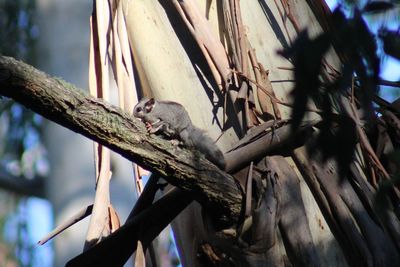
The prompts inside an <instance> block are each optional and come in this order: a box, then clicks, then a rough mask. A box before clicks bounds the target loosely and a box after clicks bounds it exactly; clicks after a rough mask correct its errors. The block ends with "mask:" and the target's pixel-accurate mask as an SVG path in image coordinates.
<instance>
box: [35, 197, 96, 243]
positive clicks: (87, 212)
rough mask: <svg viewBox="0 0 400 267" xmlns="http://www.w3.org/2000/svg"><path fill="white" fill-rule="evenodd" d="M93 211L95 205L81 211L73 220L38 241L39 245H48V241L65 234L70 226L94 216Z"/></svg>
mask: <svg viewBox="0 0 400 267" xmlns="http://www.w3.org/2000/svg"><path fill="white" fill-rule="evenodd" d="M92 211H93V204H92V205H89V206H87V207H86V208H83V209H81V210H80V211H79V212H78V213H77V214H75V215H74V216H73V217H72V218H70V219H69V220H67V221H65V222H64V223H62V224H60V225H59V226H57V227H56V228H55V229H54V230H53V231H51V232H50V233H48V234H47V235H46V236H45V237H43V238H42V239H40V240H39V241H38V245H44V244H46V243H47V241H49V240H50V239H52V238H53V237H55V236H56V235H58V234H60V233H61V232H63V231H64V230H66V229H68V228H69V227H70V226H72V225H74V224H75V223H77V222H79V221H81V220H83V219H85V218H86V217H87V216H89V215H90V214H92Z"/></svg>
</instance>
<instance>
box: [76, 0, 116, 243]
mask: <svg viewBox="0 0 400 267" xmlns="http://www.w3.org/2000/svg"><path fill="white" fill-rule="evenodd" d="M109 12H110V7H109V4H108V2H104V1H97V2H96V3H95V7H94V11H93V16H92V18H91V39H90V41H91V42H90V43H91V46H90V51H89V55H90V62H91V63H90V65H89V67H90V68H89V91H90V94H91V95H93V96H95V97H98V98H102V99H104V100H105V101H108V100H109V90H108V86H109V85H108V83H109V79H108V60H107V54H108V52H107V49H108V45H107V44H108V41H107V39H108V38H107V34H108V31H109V27H110V25H109ZM94 155H95V170H96V195H95V200H94V204H93V212H92V216H91V218H90V222H89V227H88V232H87V236H86V241H85V246H84V250H87V249H88V248H90V247H91V246H93V245H94V244H96V243H98V242H100V241H101V240H102V239H103V238H104V237H106V236H108V235H109V234H110V233H111V232H112V231H115V230H116V228H117V227H119V219H118V216H117V214H116V213H115V211H114V209H113V208H112V207H111V204H110V184H109V183H110V179H111V175H112V174H111V171H110V151H109V150H108V148H104V147H103V146H102V145H99V144H97V143H94Z"/></svg>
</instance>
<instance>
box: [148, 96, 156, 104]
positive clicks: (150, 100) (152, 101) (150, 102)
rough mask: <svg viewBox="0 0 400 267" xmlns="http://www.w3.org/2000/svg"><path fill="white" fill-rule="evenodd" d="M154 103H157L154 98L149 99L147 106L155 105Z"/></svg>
mask: <svg viewBox="0 0 400 267" xmlns="http://www.w3.org/2000/svg"><path fill="white" fill-rule="evenodd" d="M154 102H155V100H154V98H153V97H152V98H150V99H149V101H147V103H146V104H147V105H154Z"/></svg>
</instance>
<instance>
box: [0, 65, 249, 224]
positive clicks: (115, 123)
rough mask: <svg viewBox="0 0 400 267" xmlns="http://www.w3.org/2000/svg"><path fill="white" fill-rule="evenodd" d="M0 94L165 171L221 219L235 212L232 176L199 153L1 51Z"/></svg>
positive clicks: (237, 211) (235, 215) (229, 220)
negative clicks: (166, 138) (167, 138)
mask: <svg viewBox="0 0 400 267" xmlns="http://www.w3.org/2000/svg"><path fill="white" fill-rule="evenodd" d="M0 94H1V95H3V96H7V97H10V98H13V99H14V100H15V101H17V102H19V103H21V104H23V105H25V106H26V107H28V108H30V109H32V110H33V111H35V112H37V113H38V114H41V115H42V116H44V117H46V118H48V119H50V120H52V121H54V122H56V123H59V124H61V125H63V126H65V127H67V128H69V129H71V130H73V131H75V132H77V133H80V134H82V135H84V136H86V137H88V138H90V139H92V140H94V141H96V142H99V143H100V144H103V145H105V146H107V147H109V148H110V149H112V150H114V151H115V152H117V153H119V154H121V155H122V156H124V157H125V158H127V159H129V160H132V161H134V162H136V163H138V164H140V165H142V166H143V167H145V168H147V169H149V170H151V171H152V172H154V173H155V174H157V175H160V176H162V177H165V178H166V180H167V181H168V182H170V183H171V184H173V185H176V186H178V187H180V188H181V189H183V190H185V191H187V192H191V193H192V194H193V197H194V199H196V200H198V201H199V202H200V203H202V204H204V206H205V207H207V210H208V211H209V212H211V213H214V214H220V215H222V216H221V217H220V219H221V220H222V221H224V222H225V223H228V224H229V223H233V222H235V221H236V220H237V218H238V217H239V214H240V208H241V198H242V196H241V193H240V191H239V188H238V187H237V185H236V183H235V181H234V180H233V178H232V177H231V176H229V175H228V174H226V173H224V172H223V171H221V170H220V169H218V168H217V167H216V166H214V165H213V164H211V163H210V162H209V161H207V160H206V159H205V158H204V157H203V156H202V155H200V154H199V153H197V152H193V151H189V150H187V149H183V148H182V149H181V148H179V147H174V146H173V145H172V144H170V143H169V142H168V141H166V140H163V139H161V138H159V137H157V136H153V135H149V134H148V133H147V132H146V130H145V127H144V125H143V124H142V123H141V122H139V121H137V120H135V119H133V118H132V117H131V116H130V115H129V114H127V113H125V112H123V111H122V110H120V109H119V108H116V107H114V106H112V105H110V104H107V103H105V102H103V101H101V100H98V99H95V98H93V97H90V96H88V95H86V94H85V93H83V92H82V91H79V90H76V89H75V88H74V87H73V86H72V85H70V84H68V83H66V82H64V81H62V80H60V79H54V78H51V77H49V76H48V75H46V74H44V73H43V72H40V71H38V70H36V69H35V68H33V67H31V66H29V65H27V64H25V63H23V62H19V61H16V60H14V59H12V58H9V57H0Z"/></svg>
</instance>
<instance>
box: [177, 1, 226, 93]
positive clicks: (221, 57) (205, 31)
mask: <svg viewBox="0 0 400 267" xmlns="http://www.w3.org/2000/svg"><path fill="white" fill-rule="evenodd" d="M172 2H173V4H174V6H175V8H176V10H177V11H178V12H179V14H180V15H181V17H182V19H183V21H184V22H185V23H186V26H187V28H188V30H189V31H190V32H191V33H192V35H193V37H194V38H195V40H196V42H197V44H198V45H199V47H200V49H201V51H202V52H203V55H204V57H205V59H206V60H207V62H208V65H209V67H210V69H211V71H212V73H213V75H214V79H215V81H216V83H217V84H218V85H219V86H220V88H223V89H225V88H224V86H226V84H228V83H229V82H228V79H229V77H230V75H231V73H230V71H229V61H228V57H227V55H226V52H225V48H224V47H223V46H222V44H221V42H220V41H219V40H218V39H217V38H216V37H215V36H214V34H213V33H212V32H211V27H210V26H209V24H208V22H207V20H206V18H205V17H204V16H203V15H202V14H201V13H200V12H199V10H198V7H197V6H196V4H195V3H194V1H185V0H181V1H177V0H173V1H172ZM216 70H217V71H216ZM217 73H218V74H217Z"/></svg>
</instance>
